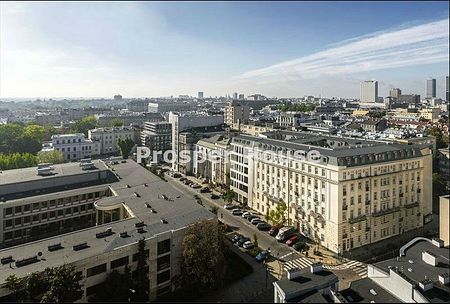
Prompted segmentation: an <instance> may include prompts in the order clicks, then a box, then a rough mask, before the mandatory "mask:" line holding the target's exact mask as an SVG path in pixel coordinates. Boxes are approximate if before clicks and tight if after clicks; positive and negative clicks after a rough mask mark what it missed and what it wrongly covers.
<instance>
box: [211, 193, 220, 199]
mask: <svg viewBox="0 0 450 304" xmlns="http://www.w3.org/2000/svg"><path fill="white" fill-rule="evenodd" d="M218 198H219V196H218V195H217V194H214V193H213V194H211V199H218Z"/></svg>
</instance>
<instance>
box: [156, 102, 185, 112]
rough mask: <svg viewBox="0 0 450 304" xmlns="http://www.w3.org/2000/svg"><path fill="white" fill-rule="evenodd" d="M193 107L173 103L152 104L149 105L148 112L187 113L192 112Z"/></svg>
mask: <svg viewBox="0 0 450 304" xmlns="http://www.w3.org/2000/svg"><path fill="white" fill-rule="evenodd" d="M192 109H193V106H192V105H191V104H188V103H182V102H176V103H175V102H171V103H156V102H150V103H149V104H148V112H150V113H168V112H186V111H191V110H192Z"/></svg>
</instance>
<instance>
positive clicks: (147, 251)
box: [133, 249, 150, 262]
mask: <svg viewBox="0 0 450 304" xmlns="http://www.w3.org/2000/svg"><path fill="white" fill-rule="evenodd" d="M138 254H139V253H135V254H133V262H136V261H137V260H138ZM149 254H150V250H148V249H147V250H145V255H146V256H147V257H148V256H149Z"/></svg>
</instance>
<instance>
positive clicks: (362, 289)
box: [339, 278, 401, 303]
mask: <svg viewBox="0 0 450 304" xmlns="http://www.w3.org/2000/svg"><path fill="white" fill-rule="evenodd" d="M371 290H373V291H374V293H372V292H370V291H371ZM339 293H340V294H341V295H342V296H343V297H344V298H345V299H346V300H347V301H348V302H350V303H371V302H372V301H374V302H373V303H399V302H401V301H400V299H397V298H396V297H395V296H394V295H392V294H391V293H389V292H387V291H386V290H385V289H383V288H382V287H380V286H379V285H378V284H376V283H375V282H374V281H372V279H370V278H364V279H361V280H357V281H353V282H351V283H350V287H349V288H347V289H344V290H341V291H340V292H339Z"/></svg>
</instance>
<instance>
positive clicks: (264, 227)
mask: <svg viewBox="0 0 450 304" xmlns="http://www.w3.org/2000/svg"><path fill="white" fill-rule="evenodd" d="M256 228H258V230H263V231H265V230H269V229H270V228H272V226H270V225H269V224H268V223H266V222H259V223H258V224H256Z"/></svg>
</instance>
